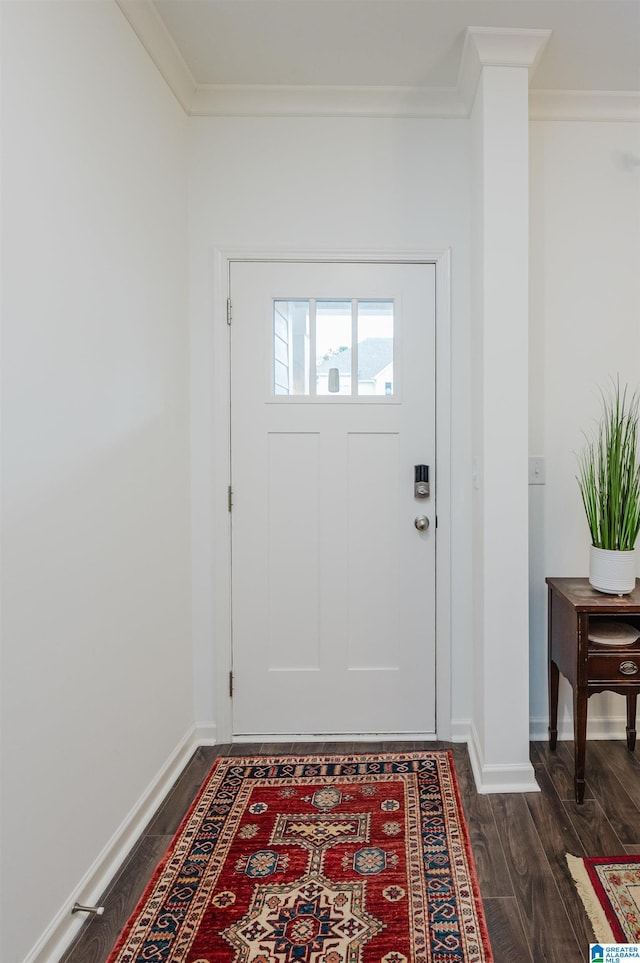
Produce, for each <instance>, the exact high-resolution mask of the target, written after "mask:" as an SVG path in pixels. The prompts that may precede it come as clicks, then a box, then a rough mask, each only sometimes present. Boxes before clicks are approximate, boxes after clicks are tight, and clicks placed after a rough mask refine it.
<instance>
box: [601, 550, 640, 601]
mask: <svg viewBox="0 0 640 963" xmlns="http://www.w3.org/2000/svg"><path fill="white" fill-rule="evenodd" d="M589 582H590V584H591V585H592V586H593V588H594V589H597V590H598V592H606V593H607V595H627V594H628V593H629V592H632V591H633V590H634V588H635V586H636V553H635V549H634V550H633V551H631V552H615V551H611V550H610V549H607V548H595V547H594V546H593V545H592V546H591V549H590V554H589Z"/></svg>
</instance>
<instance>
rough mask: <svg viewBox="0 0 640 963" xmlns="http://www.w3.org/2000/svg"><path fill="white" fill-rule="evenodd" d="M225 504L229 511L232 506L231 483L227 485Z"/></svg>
mask: <svg viewBox="0 0 640 963" xmlns="http://www.w3.org/2000/svg"><path fill="white" fill-rule="evenodd" d="M227 505H228V507H229V511H231V509H232V508H233V488H232V487H231V485H229V487H228V489H227Z"/></svg>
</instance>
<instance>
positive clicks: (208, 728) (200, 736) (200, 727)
mask: <svg viewBox="0 0 640 963" xmlns="http://www.w3.org/2000/svg"><path fill="white" fill-rule="evenodd" d="M193 738H194V741H195V743H196V745H197V746H217V745H218V739H217V727H216V724H215V722H196V724H195V728H194V734H193Z"/></svg>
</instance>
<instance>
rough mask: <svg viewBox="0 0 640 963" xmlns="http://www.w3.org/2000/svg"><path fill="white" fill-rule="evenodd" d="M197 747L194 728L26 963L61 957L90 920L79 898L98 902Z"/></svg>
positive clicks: (57, 915) (43, 962)
mask: <svg viewBox="0 0 640 963" xmlns="http://www.w3.org/2000/svg"><path fill="white" fill-rule="evenodd" d="M197 747H198V741H197V740H196V733H195V729H194V728H192V729H190V730H189V731H188V732H187V733H186V734H185V736H184V737H183V738H182V739H181V740H180V742H179V743H178V745H177V746H176V748H175V749H174V751H173V752H172V753H171V755H170V756H169V758H168V759H167V761H166V763H165V764H164V765H163V766H162V768H161V769H160V771H159V772H158V774H157V775H156V776H155V777H154V778H153V779H152V780H151V782H150V783H149V785H148V786H147V788H146V789H145V790H144V792H143V793H142V795H141V796H140V798H139V799H138V801H137V802H136V803H135V804H134V806H133V807H132V809H131V811H130V812H129V813H128V815H127V816H126V817H125V818H124V820H123V821H122V823H121V824H120V826H119V827H118V829H117V830H116V831H115V833H114V834H113V836H112V837H111V839H110V840H109V842H108V843H107V844H106V846H105V847H104V849H103V850H102V852H101V853H100V854H99V856H98V857H97V859H96V860H95V861H94V863H93V865H92V866H90V867H89V869H88V870H87V872H86V873H85V875H84V876H83V878H82V879H81V880H80V881H79V883H78V885H77V887H76V888H75V889H74V891H73V892H72V893H70V894H69V897H68V899H66V900H65V902H64V904H63V905H62V906H61V907H60V910H59V912H58V913H57V914H56V916H55V917H54V918H53V920H52V921H51V923H50V925H49V926H48V927H47V929H46V930H45V932H44V933H43V934H42V936H41V937H40V939H39V940H38V942H37V943H36V944H35V946H34V947H33V948H32V949H31V951H30V952H29V953H28V954H27V956H26V957H25V959H24V960H23V963H52V960H59V959H61V957H62V956H63V954H64V952H65V951H66V950H67V949H68V947H69V946H70V944H71V942H72V940H73V939H74V938H75V936H76V935H77V933H78V932H79V930H80V928H81V926H82V924H83V923H84V921H85V919H86V917H85V916H83V915H82V914H76V915H71V907H72V906H73V904H74V903H75V902H76V901H77V902H79V903H82V904H84V905H88V906H95V905H96V903H97V902H98V900H99V899H100V896H101V895H102V893H104V891H105V890H106V889H107V887H108V885H109V883H110V882H111V880H112V879H113V878H114V877H115V874H116V873H117V871H118V870H119V868H120V867H121V865H122V864H123V862H124V861H125V859H126V858H127V856H128V855H129V853H130V852H131V850H132V848H133V846H134V845H135V843H136V842H137V840H138V839H139V837H140V836H141V835H142V833H143V831H144V829H145V827H146V826H147V825H148V823H149V821H150V820H151V818H152V816H153V815H154V813H155V812H156V811H157V809H158V808H159V807H160V805H161V803H162V801H163V799H164V798H165V797H166V795H167V794H168V792H169V790H170V789H171V787H172V786H173V784H174V782H175V781H176V779H177V778H178V776H179V775H180V773H181V772H182V770H183V769H184V767H185V766H186V764H187V762H188V761H189V759H190V757H191V756H192V755H193V753H194V751H195V750H196V748H197Z"/></svg>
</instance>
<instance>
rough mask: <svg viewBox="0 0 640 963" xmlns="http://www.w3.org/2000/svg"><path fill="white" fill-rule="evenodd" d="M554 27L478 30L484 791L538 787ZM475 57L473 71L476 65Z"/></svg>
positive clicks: (477, 469) (478, 511) (477, 566)
mask: <svg viewBox="0 0 640 963" xmlns="http://www.w3.org/2000/svg"><path fill="white" fill-rule="evenodd" d="M547 36H548V34H547V33H546V32H545V31H525V32H524V33H519V32H514V31H494V32H487V31H470V32H469V36H468V38H467V52H466V62H465V63H466V68H467V71H468V73H472V72H473V67H474V65H475V68H476V69H477V76H478V79H477V88H476V94H475V99H474V102H473V108H472V113H471V130H472V165H473V168H472V169H473V195H474V196H473V212H474V214H473V219H474V223H473V234H472V238H473V241H472V245H473V247H472V331H473V335H472V337H473V342H474V343H473V352H472V357H473V362H472V363H473V366H474V367H473V372H472V403H473V427H472V432H473V441H472V444H473V452H472V457H473V466H474V477H473V599H474V617H473V618H474V622H473V635H474V637H473V661H474V673H473V677H474V693H473V712H472V743H471V746H470V749H471V758H472V763H473V767H474V773H475V777H476V782H477V784H478V788H479V789H480V791H482V792H509V791H516V792H522V791H530V790H536V789H537V788H538V787H537V784H536V782H535V778H534V774H533V768H532V766H531V763H530V761H529V615H528V605H529V577H528V566H529V550H528V469H527V461H528V424H529V418H528V407H529V396H528V394H529V393H528V326H529V106H528V98H529V71H530V68H531V66H532V65H533V63H535V62H536V60H537V57H538V56H539V52H540V49H541V47H542V46H543V45H544V42H545V41H546V39H547ZM469 64H471V67H469Z"/></svg>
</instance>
